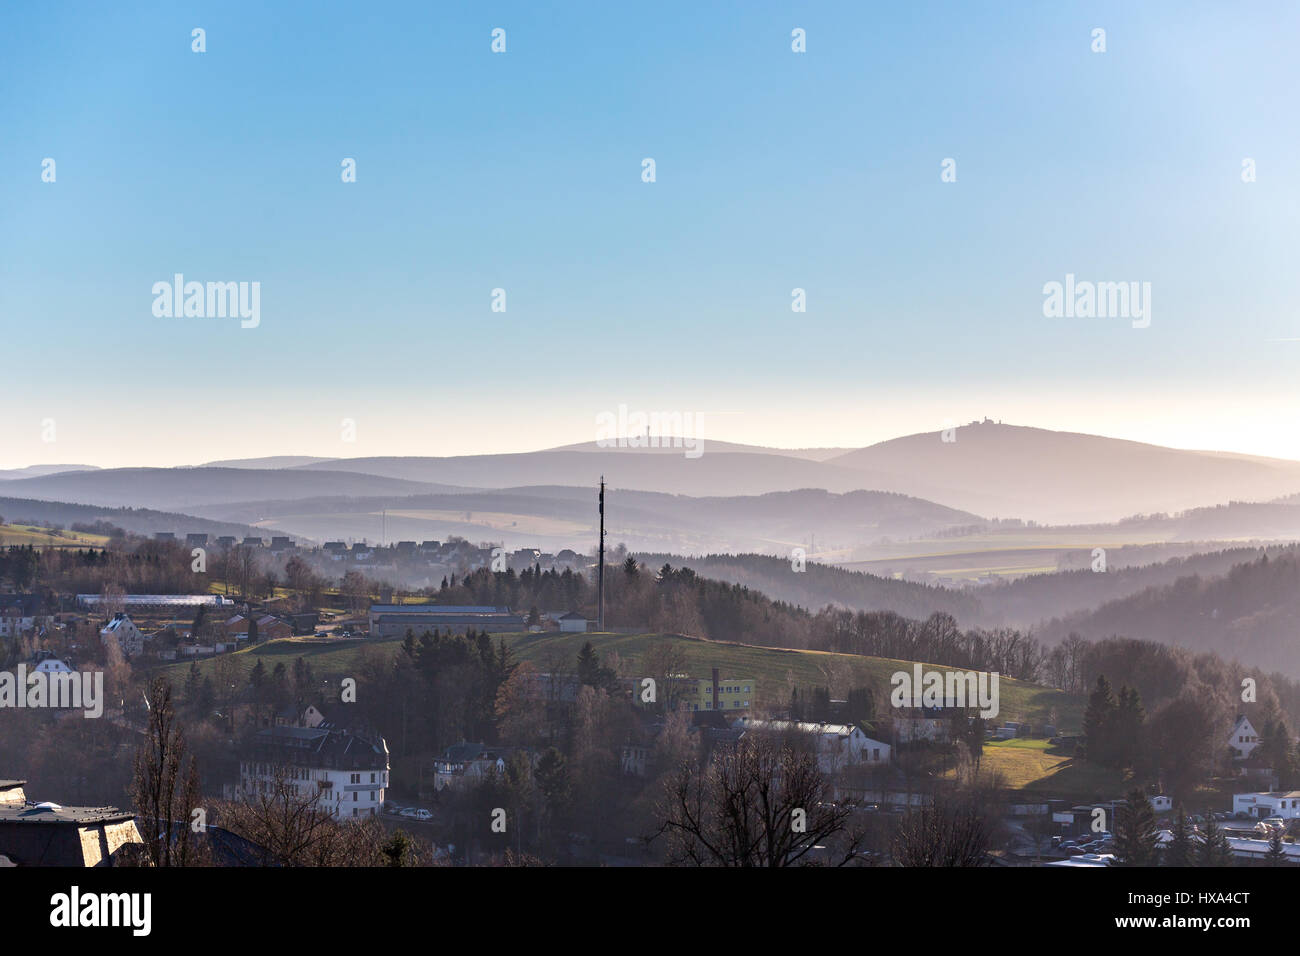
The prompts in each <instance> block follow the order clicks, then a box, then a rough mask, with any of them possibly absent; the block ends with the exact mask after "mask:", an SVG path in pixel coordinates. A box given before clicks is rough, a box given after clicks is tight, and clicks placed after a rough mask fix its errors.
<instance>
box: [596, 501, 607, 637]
mask: <svg viewBox="0 0 1300 956" xmlns="http://www.w3.org/2000/svg"><path fill="white" fill-rule="evenodd" d="M596 588H597V591H598V592H599V593H598V595H597V598H596V630H598V631H603V630H605V476H604V475H601V476H600V563H599V565H598V569H597V571H596Z"/></svg>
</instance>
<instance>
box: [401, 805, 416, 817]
mask: <svg viewBox="0 0 1300 956" xmlns="http://www.w3.org/2000/svg"><path fill="white" fill-rule="evenodd" d="M398 816H403V817H414V816H415V807H406V808H405V809H404V810H402V812H401V813H400V814H398Z"/></svg>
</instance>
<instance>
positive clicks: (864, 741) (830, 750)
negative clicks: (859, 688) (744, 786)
mask: <svg viewBox="0 0 1300 956" xmlns="http://www.w3.org/2000/svg"><path fill="white" fill-rule="evenodd" d="M731 726H732V727H733V728H736V729H738V730H744V731H746V732H759V733H774V734H785V733H792V732H793V733H802V734H808V735H809V736H811V737H812V738H813V740H814V743H815V745H816V747H817V766H818V768H819V769H820V770H821V771H822V773H837V772H838V771H840V770H846V769H849V768H850V767H860V766H864V765H868V766H869V765H882V764H887V763H889V760H890V753H891V748H890V746H889V744H887V743H882V742H881V741H879V740H873V739H872V738H870V737H868V736H867V735H866V734H865V733H863V732H862V728H861V727H857V726H852V727H851V726H849V725H848V724H816V723H809V722H806V721H803V722H796V721H789V720H761V719H758V718H751V717H741V718H740V719H739V720H736V721H734V722H733V723H732V725H731Z"/></svg>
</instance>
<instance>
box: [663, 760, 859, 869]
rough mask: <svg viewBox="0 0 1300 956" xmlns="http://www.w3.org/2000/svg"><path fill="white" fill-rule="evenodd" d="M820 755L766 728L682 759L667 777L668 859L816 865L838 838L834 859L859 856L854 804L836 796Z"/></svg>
mask: <svg viewBox="0 0 1300 956" xmlns="http://www.w3.org/2000/svg"><path fill="white" fill-rule="evenodd" d="M830 792H831V791H830V785H829V783H828V782H827V780H826V778H825V777H824V776H823V775H822V773H821V771H820V770H819V769H818V767H817V757H816V756H815V755H814V754H812V753H810V752H808V751H806V750H802V749H794V748H791V747H789V746H786V745H784V744H782V743H781V742H780V741H779V740H777V739H775V738H772V737H768V736H766V735H750V736H746V737H742V738H741V739H740V741H739V742H738V743H737V744H736V746H735V747H734V748H733V749H731V750H727V751H716V752H715V753H714V756H713V759H712V760H711V761H710V762H709V763H708V764H707V765H706V766H705V767H703V768H702V769H700V768H695V767H692V766H689V765H683V766H682V767H681V769H680V770H679V771H678V772H677V773H676V774H675V775H673V776H671V777H670V778H669V779H668V781H667V784H666V795H665V799H664V801H663V803H662V805H661V807H660V818H661V819H662V821H663V822H662V824H661V826H660V828H659V831H658V832H657V833H656V834H655V836H654V837H653V838H652V839H658V838H659V837H661V836H662V837H666V838H667V841H668V847H669V849H668V855H669V861H670V862H672V863H678V864H682V863H684V864H688V865H693V866H764V867H780V866H806V865H817V864H819V863H822V862H823V861H822V860H820V859H818V856H817V854H818V853H819V852H822V851H820V850H816V848H818V847H826V846H828V844H830V843H839V846H838V847H837V848H836V849H835V857H834V858H833V860H832V861H831V862H832V865H835V866H844V865H845V864H847V863H850V862H853V861H855V860H857V859H858V849H859V846H860V844H861V836H860V835H859V834H849V833H847V832H846V823H847V821H848V816H849V811H848V809H847V808H845V807H839V806H835V805H834V804H832V803H831V802H830Z"/></svg>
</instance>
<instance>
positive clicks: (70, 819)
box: [0, 781, 140, 867]
mask: <svg viewBox="0 0 1300 956" xmlns="http://www.w3.org/2000/svg"><path fill="white" fill-rule="evenodd" d="M5 782H6V783H7V784H9V785H10V787H9V793H10V795H12V793H13V789H14V787H13V785H15V784H17V783H19V781H5ZM18 793H20V794H21V793H22V791H21V790H19V791H18ZM139 842H140V833H139V830H138V829H137V827H136V824H135V814H134V813H132V812H131V811H129V810H119V809H118V808H117V807H64V806H60V805H59V804H57V803H50V802H45V803H34V802H32V801H30V800H24V801H23V802H21V803H18V802H9V803H0V857H4V858H5V859H7V860H8V861H9V864H10V865H16V866H78V867H80V866H114V865H115V864H116V863H117V862H118V857H119V854H120V853H121V852H122V851H123V850H124V849H125V848H128V847H131V846H134V845H136V844H138V843H139Z"/></svg>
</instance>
